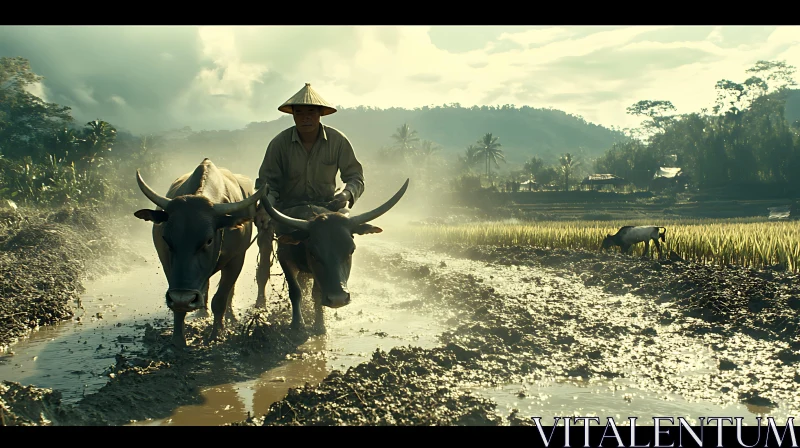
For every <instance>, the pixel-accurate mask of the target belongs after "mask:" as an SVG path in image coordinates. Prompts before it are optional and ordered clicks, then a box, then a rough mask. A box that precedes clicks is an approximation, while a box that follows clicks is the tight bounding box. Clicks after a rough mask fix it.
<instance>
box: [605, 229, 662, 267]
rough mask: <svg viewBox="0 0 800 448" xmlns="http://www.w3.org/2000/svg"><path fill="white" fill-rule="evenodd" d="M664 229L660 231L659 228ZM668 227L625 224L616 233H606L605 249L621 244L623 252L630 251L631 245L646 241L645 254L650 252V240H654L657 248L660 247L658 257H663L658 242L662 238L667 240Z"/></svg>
mask: <svg viewBox="0 0 800 448" xmlns="http://www.w3.org/2000/svg"><path fill="white" fill-rule="evenodd" d="M662 229H663V230H664V231H663V232H661V233H659V230H662ZM666 235H667V228H666V227H657V226H624V227H621V228H620V229H619V230H617V233H615V234H614V235H606V237H605V238H604V239H603V250H607V249H608V248H610V247H611V246H619V247H620V248H621V251H622V253H628V252H629V251H630V249H631V246H633V245H634V244H638V243H641V242H644V255H649V254H650V240H653V244H655V246H656V249H658V258H659V259H660V258H661V244H660V243H659V242H658V239H659V238H660V239H661V241H662V242H666V241H667V240H666Z"/></svg>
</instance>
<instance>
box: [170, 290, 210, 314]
mask: <svg viewBox="0 0 800 448" xmlns="http://www.w3.org/2000/svg"><path fill="white" fill-rule="evenodd" d="M167 307H168V308H169V309H171V310H172V311H183V312H185V313H189V312H192V311H196V310H199V309H201V308H205V301H204V300H203V293H202V292H200V291H198V290H196V289H170V290H169V291H167Z"/></svg>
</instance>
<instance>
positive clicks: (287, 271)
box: [278, 259, 305, 331]
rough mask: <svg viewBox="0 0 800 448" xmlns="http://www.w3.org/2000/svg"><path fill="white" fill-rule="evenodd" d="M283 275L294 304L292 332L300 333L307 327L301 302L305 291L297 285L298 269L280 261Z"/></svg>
mask: <svg viewBox="0 0 800 448" xmlns="http://www.w3.org/2000/svg"><path fill="white" fill-rule="evenodd" d="M278 261H279V262H280V264H281V269H283V275H284V276H285V277H286V285H287V286H288V288H289V300H291V302H292V330H294V331H298V330H302V329H303V328H304V327H305V322H304V321H303V313H302V312H301V311H300V301H301V300H302V298H303V291H302V290H301V289H300V284H298V283H297V268H295V267H294V266H292V265H290V264H289V263H286V262H285V261H283V260H281V259H279V260H278Z"/></svg>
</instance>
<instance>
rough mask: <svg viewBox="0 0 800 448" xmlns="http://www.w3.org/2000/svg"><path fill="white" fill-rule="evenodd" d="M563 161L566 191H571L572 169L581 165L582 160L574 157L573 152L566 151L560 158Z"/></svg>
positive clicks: (562, 170)
mask: <svg viewBox="0 0 800 448" xmlns="http://www.w3.org/2000/svg"><path fill="white" fill-rule="evenodd" d="M559 160H560V162H561V172H562V173H564V191H569V177H570V175H571V174H572V170H573V169H574V168H577V167H578V166H579V165H580V162H578V161H575V160H574V159H573V158H572V154H570V153H566V154H564V155H563V156H561V158H560V159H559Z"/></svg>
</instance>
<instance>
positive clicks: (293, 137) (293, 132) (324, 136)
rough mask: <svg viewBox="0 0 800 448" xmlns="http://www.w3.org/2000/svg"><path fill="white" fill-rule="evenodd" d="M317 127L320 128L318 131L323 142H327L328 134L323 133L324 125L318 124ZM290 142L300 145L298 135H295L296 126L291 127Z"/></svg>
mask: <svg viewBox="0 0 800 448" xmlns="http://www.w3.org/2000/svg"><path fill="white" fill-rule="evenodd" d="M319 127H320V129H319V130H320V134H321V135H322V138H323V139H324V140H328V133H327V132H325V125H323V124H322V123H320V124H319ZM292 141H293V142H299V143H302V140H300V135H299V134H298V133H297V126H292Z"/></svg>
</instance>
